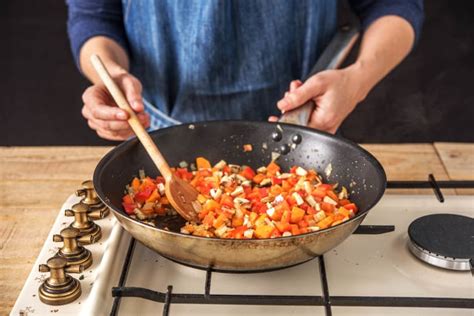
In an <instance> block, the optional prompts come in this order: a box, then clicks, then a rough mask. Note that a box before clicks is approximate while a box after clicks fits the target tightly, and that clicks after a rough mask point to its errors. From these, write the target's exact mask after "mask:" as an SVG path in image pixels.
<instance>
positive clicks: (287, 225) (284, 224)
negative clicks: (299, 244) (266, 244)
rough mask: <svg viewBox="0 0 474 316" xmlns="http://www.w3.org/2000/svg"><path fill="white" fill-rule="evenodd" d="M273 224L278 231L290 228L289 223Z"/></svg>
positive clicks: (281, 231) (285, 230)
mask: <svg viewBox="0 0 474 316" xmlns="http://www.w3.org/2000/svg"><path fill="white" fill-rule="evenodd" d="M275 226H276V228H277V229H278V230H279V231H280V233H283V232H287V231H290V230H291V225H290V224H289V223H283V222H276V224H275Z"/></svg>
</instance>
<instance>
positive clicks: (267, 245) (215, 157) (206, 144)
mask: <svg viewBox="0 0 474 316" xmlns="http://www.w3.org/2000/svg"><path fill="white" fill-rule="evenodd" d="M357 34H358V33H357V32H352V31H350V30H349V31H348V30H346V32H345V33H343V34H342V36H341V33H339V34H338V35H337V36H336V38H335V40H333V42H331V43H330V45H329V46H328V50H329V53H327V52H328V51H325V53H324V54H323V57H322V59H320V61H321V60H323V61H321V62H320V61H318V64H317V65H316V66H315V68H314V69H313V72H316V71H319V70H320V69H321V67H323V68H328V67H330V68H334V67H336V66H337V65H336V64H338V63H339V62H340V60H341V58H342V56H343V55H344V56H345V55H346V54H347V51H348V49H347V47H348V46H349V45H352V44H353V42H354V39H355V37H356V36H357ZM338 36H339V38H338ZM331 50H332V51H331ZM344 51H345V53H344ZM328 54H331V55H332V56H335V58H336V59H339V62H337V63H335V62H334V60H335V59H334V58H328V57H327V56H328ZM325 58H326V60H324V59H325ZM331 63H333V65H332V66H331V65H330V64H331ZM318 68H319V69H318ZM312 106H314V105H312V104H308V105H305V106H303V107H302V111H300V112H299V113H296V114H295V113H293V114H292V115H290V116H286V120H287V122H293V123H298V122H299V123H301V121H303V122H307V119H308V113H309V111H310V110H311V107H312ZM274 133H277V134H279V135H278V136H280V137H272V134H274ZM296 135H298V136H296ZM151 137H152V139H153V140H154V141H155V142H156V143H157V144H159V147H160V150H161V151H162V153H163V155H164V156H165V157H166V159H167V160H168V162H169V164H170V165H171V166H177V165H178V164H179V163H180V162H181V161H183V160H185V161H188V162H191V161H193V160H194V159H195V158H196V157H198V156H203V157H206V158H207V159H209V160H210V161H211V162H212V163H216V162H217V161H219V160H221V159H224V160H225V161H226V162H228V163H233V164H238V165H248V166H251V167H253V168H258V167H260V166H263V165H267V164H268V163H269V162H270V161H271V159H272V153H280V154H281V156H280V157H279V158H278V160H277V163H278V164H279V165H280V166H281V167H282V169H283V170H289V168H290V167H291V166H293V165H298V166H302V167H303V168H308V169H309V168H313V169H316V170H317V171H318V173H320V174H321V175H322V176H323V178H324V181H325V182H329V183H339V185H340V186H345V187H346V188H348V190H349V192H350V198H351V200H352V201H354V202H355V203H356V204H357V205H358V206H359V212H358V213H357V215H356V216H355V217H354V218H352V219H350V220H348V221H346V222H343V223H341V224H339V225H337V226H334V227H330V228H327V229H323V230H320V231H316V232H310V233H306V234H302V235H296V236H289V237H279V238H270V239H244V240H236V239H219V238H206V237H199V236H192V235H185V234H181V233H180V232H179V228H180V227H181V226H182V225H183V224H184V220H183V219H181V218H180V217H178V216H167V217H159V218H158V219H157V220H156V222H155V224H156V226H151V225H148V224H145V223H142V222H140V221H139V220H136V219H133V218H131V217H129V216H128V215H127V214H126V213H125V211H124V210H123V209H122V206H121V201H122V196H123V194H124V190H125V186H126V184H128V183H130V180H131V179H132V178H133V177H134V176H136V175H137V174H138V170H139V169H144V170H145V173H146V174H147V175H150V176H157V175H158V172H157V170H156V168H155V167H154V164H153V162H152V161H151V159H150V158H149V157H148V155H147V153H146V152H145V150H144V148H143V146H142V145H141V144H140V143H139V141H138V140H137V139H136V138H133V139H131V140H128V141H126V142H124V143H122V144H120V145H119V146H117V147H115V148H114V149H113V150H112V151H110V152H109V153H108V154H107V155H106V156H105V157H104V158H103V159H102V160H101V161H100V162H99V164H98V165H97V168H96V170H95V172H94V185H95V189H96V191H97V194H98V196H99V197H100V199H101V200H102V201H103V202H104V203H105V204H106V205H107V206H108V207H109V208H110V209H111V210H112V212H113V214H114V215H115V217H116V218H117V220H118V221H119V223H120V224H121V225H122V226H123V227H124V229H125V230H127V231H128V232H129V233H130V234H131V235H132V236H133V237H134V238H135V239H137V240H139V241H140V242H142V243H143V244H144V245H145V246H147V247H148V248H150V249H152V250H154V251H156V252H158V253H159V254H161V255H162V256H164V257H166V258H169V259H171V260H173V261H176V262H179V263H182V264H185V265H189V266H193V267H197V268H202V269H209V268H212V269H213V270H216V271H232V272H244V271H245V272H249V271H262V270H272V269H278V268H284V267H288V266H292V265H296V264H299V263H302V262H305V261H308V260H310V259H313V258H314V257H317V256H319V255H322V254H324V253H325V252H327V251H328V250H330V249H332V248H334V247H336V246H337V245H338V244H339V243H341V242H342V241H343V240H344V239H346V238H347V237H348V236H350V235H351V234H352V233H353V232H354V230H355V229H356V228H357V227H358V226H359V225H360V223H361V222H362V221H363V219H364V218H365V216H366V215H367V213H368V211H369V210H370V209H371V208H372V207H373V206H374V205H375V204H376V203H377V202H378V201H379V199H380V198H381V197H382V195H383V193H384V191H385V186H386V176H385V172H384V170H383V168H382V166H381V165H380V163H379V162H378V161H377V160H376V159H375V158H374V157H373V156H372V155H371V154H370V153H368V152H367V151H365V150H364V149H363V148H361V147H360V146H358V145H357V144H355V143H353V142H351V141H348V140H345V139H343V138H340V137H337V136H334V135H331V134H327V133H324V132H320V131H317V130H314V129H310V128H306V127H303V126H297V125H294V124H287V123H282V122H279V123H269V122H251V121H213V122H201V123H194V124H183V125H179V126H173V127H169V128H164V129H161V130H158V131H155V132H152V133H151ZM295 138H297V139H298V138H299V139H298V140H297V141H296V142H294V140H295ZM299 140H301V141H300V142H299ZM244 144H252V146H253V150H252V151H250V152H244V151H243V150H242V146H243V145H244ZM288 149H289V150H288ZM325 171H326V172H325Z"/></svg>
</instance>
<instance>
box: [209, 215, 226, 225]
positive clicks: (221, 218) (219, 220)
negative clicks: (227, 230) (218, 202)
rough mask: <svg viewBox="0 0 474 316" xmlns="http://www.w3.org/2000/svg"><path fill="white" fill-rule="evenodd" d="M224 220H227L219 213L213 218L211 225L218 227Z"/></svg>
mask: <svg viewBox="0 0 474 316" xmlns="http://www.w3.org/2000/svg"><path fill="white" fill-rule="evenodd" d="M226 220H227V217H226V216H225V215H224V214H220V215H219V216H217V218H216V219H215V220H214V222H213V223H212V226H214V228H219V227H221V226H222V225H224V224H225V222H226Z"/></svg>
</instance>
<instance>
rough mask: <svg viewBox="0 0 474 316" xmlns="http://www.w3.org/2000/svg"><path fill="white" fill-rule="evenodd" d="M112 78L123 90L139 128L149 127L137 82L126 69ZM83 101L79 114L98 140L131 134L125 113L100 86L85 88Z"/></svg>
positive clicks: (121, 137) (101, 85) (140, 86)
mask: <svg viewBox="0 0 474 316" xmlns="http://www.w3.org/2000/svg"><path fill="white" fill-rule="evenodd" d="M111 76H112V78H113V79H114V80H115V82H116V83H117V85H118V86H119V87H120V88H121V89H122V91H123V93H124V94H125V97H126V98H127V100H128V102H129V103H130V106H131V107H132V109H133V110H134V111H135V112H136V113H137V116H138V119H139V120H140V122H141V123H142V125H143V126H144V127H145V128H148V127H149V126H150V116H149V115H148V114H147V113H145V108H144V105H143V99H142V96H141V93H142V85H141V83H140V81H138V79H137V78H135V77H134V76H132V75H131V74H129V73H128V72H126V71H125V70H123V71H120V72H119V73H117V74H111ZM82 101H83V102H84V106H83V107H82V115H83V116H84V118H85V119H86V120H87V124H88V125H89V127H90V128H92V129H93V130H95V131H96V132H97V135H99V136H100V137H102V138H105V139H108V140H125V139H127V138H129V137H130V136H133V135H134V133H133V131H132V129H131V127H130V125H129V124H128V122H127V120H128V113H127V112H125V111H124V110H122V109H120V108H119V107H117V104H116V103H115V102H114V100H113V99H112V97H111V96H110V94H109V92H108V91H107V88H106V87H105V86H104V85H103V84H95V85H92V86H90V87H89V88H87V89H86V91H84V93H83V94H82Z"/></svg>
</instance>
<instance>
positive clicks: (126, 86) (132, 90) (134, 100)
mask: <svg viewBox="0 0 474 316" xmlns="http://www.w3.org/2000/svg"><path fill="white" fill-rule="evenodd" d="M121 84H122V89H123V92H124V93H125V97H126V98H127V101H128V103H129V104H130V106H131V107H132V109H133V110H134V111H135V112H142V111H143V110H144V109H145V107H144V105H143V100H142V95H141V94H142V85H141V84H140V81H138V79H136V78H134V77H132V76H124V77H123V78H122V81H121Z"/></svg>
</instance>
